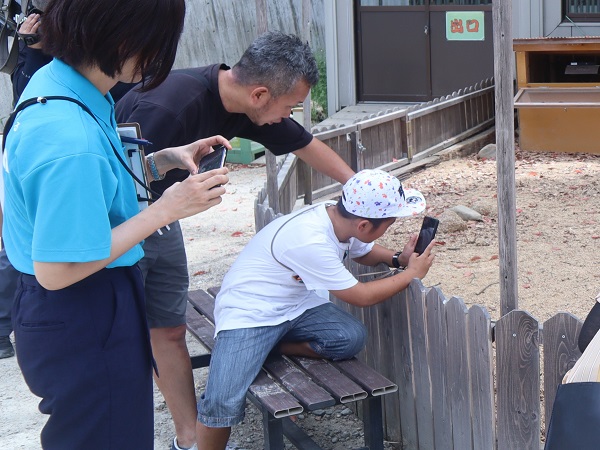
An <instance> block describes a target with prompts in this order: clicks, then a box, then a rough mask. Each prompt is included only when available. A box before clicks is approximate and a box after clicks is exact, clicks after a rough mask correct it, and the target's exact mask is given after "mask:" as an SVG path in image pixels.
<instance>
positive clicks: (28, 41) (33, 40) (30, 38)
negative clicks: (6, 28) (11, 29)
mask: <svg viewBox="0 0 600 450" xmlns="http://www.w3.org/2000/svg"><path fill="white" fill-rule="evenodd" d="M17 34H18V35H19V37H20V38H21V39H22V40H23V42H25V45H27V47H30V46H32V45H34V44H37V43H38V42H40V40H41V37H40V35H39V34H37V33H34V34H27V33H19V32H17Z"/></svg>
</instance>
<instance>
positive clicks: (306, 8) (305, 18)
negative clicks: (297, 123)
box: [298, 0, 313, 205]
mask: <svg viewBox="0 0 600 450" xmlns="http://www.w3.org/2000/svg"><path fill="white" fill-rule="evenodd" d="M311 8H312V6H311V1H310V0H302V40H303V41H306V42H309V43H310V25H311V22H312V13H311ZM310 110H311V107H310V91H309V92H308V95H307V96H306V98H305V99H304V103H303V104H302V112H303V117H304V123H303V125H304V128H305V129H307V130H308V131H309V132H310V130H311V128H312V121H311V117H310ZM298 172H299V176H300V182H301V183H302V191H303V193H304V204H305V205H310V204H312V201H313V197H312V168H311V167H310V166H309V165H308V164H306V163H305V162H304V161H301V160H300V161H298Z"/></svg>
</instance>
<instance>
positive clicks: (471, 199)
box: [380, 150, 600, 321]
mask: <svg viewBox="0 0 600 450" xmlns="http://www.w3.org/2000/svg"><path fill="white" fill-rule="evenodd" d="M515 166H516V167H515V184H516V208H517V211H516V225H517V233H516V238H517V274H518V296H519V298H518V308H519V309H523V310H526V311H528V312H529V313H531V314H532V315H533V316H534V317H535V318H536V319H538V320H539V321H545V320H547V319H549V318H550V317H552V316H553V315H554V314H555V313H557V312H559V311H568V312H571V313H572V314H574V315H576V316H578V317H579V318H582V319H583V318H585V316H586V315H587V313H588V312H589V310H590V308H591V307H592V305H593V302H594V298H595V297H596V294H597V293H598V292H599V291H600V157H599V156H592V155H585V154H559V153H531V152H521V151H518V150H517V153H516V164H515ZM404 184H405V185H406V186H408V187H413V188H416V189H419V190H421V191H422V192H423V194H424V195H425V198H426V200H427V214H428V215H431V216H434V217H437V218H438V219H440V227H439V229H438V234H437V236H436V240H437V241H438V245H437V246H436V247H435V253H436V259H435V262H434V265H433V266H432V268H431V270H430V271H429V273H428V275H427V276H426V277H425V278H424V279H423V283H424V284H425V285H426V286H437V287H439V288H440V289H441V290H442V292H443V293H444V294H445V295H446V297H448V298H450V297H452V296H457V297H460V298H462V299H463V300H464V302H465V304H466V305H467V306H469V305H471V304H480V305H483V306H485V307H486V308H487V309H488V312H489V313H490V315H491V317H492V319H498V318H499V317H500V285H499V267H500V266H499V264H500V261H499V258H498V255H499V251H498V207H497V195H496V186H497V176H496V162H495V161H490V160H488V161H482V160H479V159H478V158H477V157H476V156H475V155H473V156H470V157H465V158H460V159H453V160H449V161H444V162H441V163H440V164H437V165H435V166H433V167H428V168H427V169H425V170H422V171H420V172H418V173H415V174H414V175H412V176H411V177H410V178H409V179H408V180H406V181H405V182H404ZM458 205H463V206H467V207H469V208H472V209H474V210H476V211H478V212H480V213H481V214H482V220H481V221H470V222H464V221H462V220H458V218H457V216H456V214H455V213H454V212H452V211H449V209H450V208H452V207H455V206H458ZM420 222H421V218H416V219H410V220H405V221H397V222H396V223H395V224H394V225H393V229H392V230H390V231H388V233H387V234H386V235H385V236H384V237H383V238H382V239H381V240H380V243H381V244H382V245H386V246H394V247H397V248H399V249H400V248H402V245H403V243H404V242H405V241H406V239H407V237H408V233H410V232H417V231H418V229H419V226H420Z"/></svg>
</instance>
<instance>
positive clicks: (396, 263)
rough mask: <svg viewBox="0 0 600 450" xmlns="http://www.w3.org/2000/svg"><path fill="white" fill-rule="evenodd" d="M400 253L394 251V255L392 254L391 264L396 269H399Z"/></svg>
mask: <svg viewBox="0 0 600 450" xmlns="http://www.w3.org/2000/svg"><path fill="white" fill-rule="evenodd" d="M401 254H402V252H396V253H394V256H392V265H393V266H394V267H395V268H396V269H400V267H401V266H400V260H399V259H398V258H400V255H401Z"/></svg>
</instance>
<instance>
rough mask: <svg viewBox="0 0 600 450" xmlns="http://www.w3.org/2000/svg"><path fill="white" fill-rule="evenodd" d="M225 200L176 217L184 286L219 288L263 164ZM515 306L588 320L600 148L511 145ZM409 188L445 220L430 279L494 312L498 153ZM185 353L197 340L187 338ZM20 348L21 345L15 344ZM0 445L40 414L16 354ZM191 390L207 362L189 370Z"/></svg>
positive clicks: (248, 231) (240, 433)
mask: <svg viewBox="0 0 600 450" xmlns="http://www.w3.org/2000/svg"><path fill="white" fill-rule="evenodd" d="M229 167H230V183H229V185H228V187H227V188H228V193H227V194H226V195H225V196H224V199H223V202H222V203H221V204H220V205H218V206H216V207H215V208H213V209H211V210H209V211H207V212H204V213H202V214H199V215H197V216H195V217H191V218H189V219H185V220H184V221H182V227H183V230H184V236H185V241H186V249H187V252H188V261H189V271H190V285H191V288H203V289H206V288H208V287H212V286H216V285H218V284H219V283H220V280H221V278H222V277H223V275H224V274H225V272H226V271H227V268H228V267H229V266H230V265H231V263H232V262H233V261H234V259H235V257H236V256H237V254H239V252H240V251H241V249H242V248H243V247H244V245H245V244H246V243H247V242H248V241H249V240H250V238H251V237H252V236H253V234H254V219H253V211H254V199H255V198H256V194H257V192H258V191H259V190H260V189H261V188H262V187H263V185H264V183H265V181H266V171H265V168H264V165H260V164H258V165H252V166H242V165H230V166H229ZM515 179H516V188H517V192H516V203H517V216H516V217H517V258H518V293H519V304H518V306H519V308H520V309H524V310H527V311H529V312H530V313H531V314H532V315H533V316H534V317H536V318H537V319H538V320H539V321H545V320H547V319H548V318H550V317H551V316H552V315H554V314H555V313H556V312H558V311H569V312H571V313H572V314H574V315H576V316H578V317H579V318H582V319H583V318H584V317H585V316H586V314H587V312H588V311H589V309H590V308H591V306H592V305H593V301H594V300H593V299H594V298H595V296H596V294H597V293H598V291H600V157H599V156H590V155H585V154H553V153H524V152H520V151H518V150H517V154H516V167H515ZM403 184H404V186H405V187H413V188H417V189H419V190H421V191H422V192H423V194H425V197H426V199H427V203H428V208H427V214H428V215H432V216H435V217H437V218H438V219H440V221H441V224H440V228H439V229H438V235H437V240H438V245H437V246H436V247H435V253H436V259H435V262H434V265H433V267H432V269H431V270H430V272H429V274H428V275H427V277H425V278H424V279H423V283H424V285H425V286H437V287H439V288H440V289H441V290H442V292H443V293H444V294H445V295H446V296H447V297H448V298H450V297H452V296H457V297H460V298H462V299H463V300H464V302H465V304H466V305H467V306H469V305H471V304H480V305H484V306H485V307H486V308H487V310H488V311H489V313H490V315H491V317H492V319H497V318H499V316H500V299H499V295H500V291H499V259H498V253H499V252H498V239H497V234H498V213H497V198H496V163H495V162H494V161H490V160H487V161H482V160H479V159H477V157H476V156H475V155H472V156H468V157H462V158H458V159H452V160H448V161H442V162H439V163H438V164H435V165H432V166H430V167H427V168H426V169H424V170H421V171H418V172H415V173H413V174H411V175H410V176H409V177H408V178H406V179H405V180H404V181H403ZM457 205H464V206H467V207H470V208H472V209H475V210H477V211H479V212H480V213H481V214H482V220H481V221H472V222H464V221H462V219H457V217H456V215H455V214H454V213H452V212H449V211H448V210H449V209H450V208H452V207H454V206H457ZM420 223H421V218H414V219H407V220H399V221H397V222H396V223H395V224H394V225H393V227H392V228H391V229H390V230H389V231H388V233H387V234H386V235H385V236H384V237H383V238H382V239H381V240H380V243H381V244H383V245H387V246H390V247H393V248H398V249H401V248H402V247H403V245H404V243H405V242H406V240H407V239H408V236H409V234H410V233H416V232H418V230H419V227H420ZM188 342H189V345H190V351H191V353H192V354H196V353H201V352H203V351H204V350H203V349H202V347H201V346H200V345H198V344H196V343H195V342H194V341H193V340H192V339H190V340H189V341H188ZM17 351H18V349H17ZM0 374H2V375H1V376H0V403H1V405H2V407H1V408H0V448H2V449H25V448H38V447H39V431H40V429H41V427H42V426H43V424H44V422H45V417H43V416H42V415H41V414H39V413H38V412H37V410H36V405H37V399H36V398H35V397H34V396H33V395H32V394H31V393H30V392H29V391H28V390H27V387H26V386H25V384H24V382H23V380H22V377H21V374H20V372H19V370H18V366H17V364H16V358H9V359H4V360H0ZM194 375H195V381H196V386H197V392H198V395H199V394H200V393H201V392H202V390H203V388H204V384H205V382H206V370H204V369H203V370H197V371H195V374H194ZM155 412H156V414H155V424H156V430H155V437H156V438H155V448H156V449H160V450H166V449H169V447H170V442H171V440H172V438H173V426H172V422H171V419H170V415H169V413H168V410H167V408H166V405H165V404H164V401H163V399H162V396H161V395H160V393H159V392H158V391H157V390H155ZM297 421H298V423H299V424H301V426H302V427H303V428H304V429H306V430H307V431H308V432H309V434H311V435H312V436H313V438H314V439H315V440H316V441H317V442H318V443H319V444H320V445H321V446H322V447H323V448H325V449H336V450H343V449H349V448H357V447H360V446H362V445H363V439H362V426H361V422H360V421H359V420H358V419H357V418H356V416H355V415H354V414H353V413H352V412H351V411H350V410H348V409H346V408H344V407H336V408H329V409H327V410H323V411H319V412H318V413H317V414H315V413H311V414H303V415H301V416H298V418H297ZM231 444H232V447H234V448H237V449H247V450H258V449H262V448H263V444H262V425H261V416H260V414H259V413H258V411H257V410H256V408H254V407H253V406H252V405H248V407H247V416H246V419H245V420H244V422H243V423H242V424H241V425H239V426H237V427H235V428H234V431H233V435H232V441H231Z"/></svg>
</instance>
